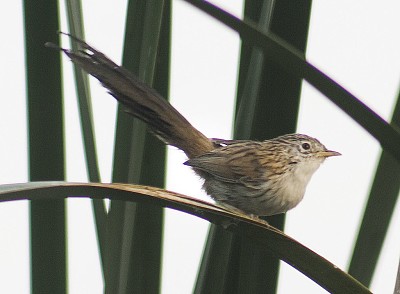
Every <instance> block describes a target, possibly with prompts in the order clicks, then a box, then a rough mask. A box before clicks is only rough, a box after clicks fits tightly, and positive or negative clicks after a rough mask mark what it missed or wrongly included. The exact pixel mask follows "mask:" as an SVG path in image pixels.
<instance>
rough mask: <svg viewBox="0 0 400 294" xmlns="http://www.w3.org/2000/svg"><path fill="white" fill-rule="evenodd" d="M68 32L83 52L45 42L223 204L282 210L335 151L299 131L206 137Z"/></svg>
mask: <svg viewBox="0 0 400 294" xmlns="http://www.w3.org/2000/svg"><path fill="white" fill-rule="evenodd" d="M67 35H68V34H67ZM68 36H70V37H71V38H72V39H74V40H75V41H76V42H78V43H79V44H80V45H81V47H82V50H77V51H73V50H69V49H64V48H60V47H58V46H56V45H54V44H51V43H47V44H46V45H47V46H48V47H53V48H57V49H59V50H62V51H63V52H64V53H65V54H66V55H68V56H69V57H70V58H71V60H72V61H73V62H74V63H75V64H76V65H78V66H79V67H81V68H82V69H84V70H85V71H86V72H88V73H89V74H90V75H92V76H94V77H95V78H97V79H98V80H99V81H100V82H101V83H102V84H103V86H104V87H106V88H107V89H108V90H109V91H110V94H111V95H112V96H114V97H115V98H116V99H117V100H118V101H119V102H120V103H122V104H123V105H124V106H125V107H126V110H127V112H129V113H130V114H131V115H133V116H135V117H137V118H139V119H141V120H142V121H144V122H146V123H147V125H148V126H149V127H150V130H151V131H152V132H153V133H154V134H155V135H156V136H157V137H158V138H160V139H161V140H162V141H164V142H165V143H166V144H169V145H172V146H175V147H177V148H179V149H181V150H182V151H183V152H185V153H186V155H187V156H188V158H189V160H188V161H186V162H185V163H184V164H185V165H188V166H191V167H192V168H193V170H194V171H195V172H196V173H197V174H198V175H199V176H200V177H201V178H203V179H204V184H203V188H204V190H205V191H206V192H207V194H209V195H210V196H211V197H212V198H213V199H214V200H215V201H216V202H217V203H219V204H221V205H223V206H225V207H227V208H230V209H233V210H236V211H237V210H239V211H241V212H244V213H246V214H248V215H250V216H253V217H254V216H255V217H257V216H269V215H274V214H279V213H284V212H286V211H288V210H289V209H292V208H293V207H295V206H296V205H297V204H298V203H299V202H300V201H301V200H302V199H303V196H304V193H305V190H306V187H307V184H308V182H309V181H310V178H311V176H312V175H313V174H314V172H315V171H316V170H317V169H318V167H319V166H320V165H321V163H322V162H323V161H324V160H325V159H326V158H327V157H330V156H338V155H340V153H339V152H336V151H331V150H328V149H327V148H326V147H325V146H324V145H323V144H321V143H320V142H319V141H318V140H317V139H315V138H312V137H310V136H307V135H302V134H288V135H284V136H280V137H277V138H274V139H271V140H265V141H261V142H259V141H250V140H222V139H209V138H207V137H206V136H205V135H203V134H202V133H201V132H200V131H198V130H197V129H196V128H194V127H193V126H192V125H191V124H190V123H189V122H188V121H187V120H186V119H185V118H184V117H183V116H182V115H181V114H180V113H179V112H178V111H177V110H176V109H175V108H174V107H173V106H172V105H171V104H170V103H169V102H168V101H166V100H165V99H164V98H163V97H161V96H160V95H159V94H158V93H157V92H156V91H155V90H153V89H151V88H150V87H148V86H147V85H145V84H144V83H143V82H141V81H140V80H139V79H138V78H137V77H136V76H134V75H133V74H132V73H131V72H129V71H127V70H126V69H124V68H123V67H121V66H118V65H117V64H115V63H114V62H113V61H111V60H110V59H109V58H107V57H106V56H105V55H104V54H103V53H101V52H99V51H97V50H96V49H94V48H93V47H91V46H89V45H88V44H87V43H85V42H84V41H82V40H79V39H77V38H75V37H73V36H71V35H68Z"/></svg>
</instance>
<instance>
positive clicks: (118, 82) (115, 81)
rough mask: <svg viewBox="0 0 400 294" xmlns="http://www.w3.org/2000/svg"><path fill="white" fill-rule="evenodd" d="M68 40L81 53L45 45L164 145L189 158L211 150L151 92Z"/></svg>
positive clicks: (105, 59)
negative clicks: (94, 82) (64, 57)
mask: <svg viewBox="0 0 400 294" xmlns="http://www.w3.org/2000/svg"><path fill="white" fill-rule="evenodd" d="M69 36H70V37H71V38H73V39H74V40H75V41H77V42H78V43H79V44H80V45H81V46H82V48H83V49H84V50H77V51H74V50H68V49H64V48H60V47H58V46H56V45H54V44H46V45H47V46H49V47H54V48H57V49H59V50H62V51H63V52H64V53H65V54H66V55H67V56H69V57H70V58H71V60H72V61H73V62H74V63H75V64H77V65H78V66H79V67H81V68H82V69H83V70H85V71H86V72H87V73H89V74H90V75H92V76H94V77H95V78H97V79H98V80H99V81H100V82H101V83H102V84H103V86H104V87H106V88H107V89H108V90H109V91H110V94H111V95H112V96H114V97H115V98H116V99H117V100H118V101H119V102H121V103H122V104H123V105H124V106H125V107H126V109H127V112H128V113H130V114H132V115H133V116H135V117H137V118H139V119H141V120H143V121H144V122H146V123H147V124H148V126H149V127H150V129H151V131H152V132H154V133H155V134H156V135H157V136H158V137H160V138H161V139H162V140H163V141H164V142H166V143H167V144H170V145H173V146H175V147H177V148H179V149H181V150H183V151H184V152H185V153H186V155H187V156H188V157H189V158H193V157H196V156H199V155H201V154H203V153H206V152H208V151H211V150H212V149H214V147H213V143H212V142H211V141H210V140H209V139H208V138H207V137H206V136H204V135H203V134H202V133H201V132H199V131H198V130H197V129H196V128H194V127H193V126H192V125H191V124H190V123H189V122H188V121H187V120H186V119H185V118H184V117H183V116H182V115H181V114H180V113H179V112H178V111H177V110H176V109H175V108H174V107H173V106H172V105H171V104H170V103H169V102H168V101H167V100H165V99H164V98H163V97H162V96H161V95H160V94H158V93H157V92H156V91H155V90H153V89H152V88H150V87H149V86H147V85H146V84H144V83H143V82H141V81H140V80H139V79H138V78H137V77H136V76H134V75H133V74H132V73H131V72H129V71H128V70H126V69H125V68H123V67H121V66H118V65H117V64H115V63H114V62H113V61H111V60H110V59H109V58H108V57H107V56H105V55H104V54H103V53H101V52H99V51H97V50H96V49H94V48H93V47H91V46H89V45H88V44H87V43H85V42H84V41H82V40H80V39H77V38H75V37H73V36H71V35H69Z"/></svg>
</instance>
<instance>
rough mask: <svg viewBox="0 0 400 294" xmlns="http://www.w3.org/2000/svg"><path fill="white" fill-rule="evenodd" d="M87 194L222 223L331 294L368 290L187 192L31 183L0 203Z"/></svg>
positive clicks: (11, 190) (0, 197)
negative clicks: (138, 203) (177, 211)
mask: <svg viewBox="0 0 400 294" xmlns="http://www.w3.org/2000/svg"><path fill="white" fill-rule="evenodd" d="M63 198H91V199H111V200H121V201H128V202H142V203H148V204H151V205H156V206H161V207H166V208H171V209H175V210H179V211H182V212H185V213H188V214H192V215H194V216H197V217H199V218H202V219H205V220H207V221H209V222H211V223H214V224H216V225H220V226H222V227H223V228H224V229H226V230H228V231H231V232H233V233H236V234H239V235H241V236H243V237H245V238H248V239H249V240H252V241H256V242H259V243H260V244H261V245H263V246H265V249H266V250H270V251H271V252H272V253H274V254H275V255H276V256H277V257H278V258H279V259H281V260H283V261H285V262H286V263H288V264H289V265H291V266H293V267H294V268H296V269H297V270H298V271H300V272H302V273H303V274H304V275H306V276H308V277H309V278H310V279H312V280H314V281H315V282H316V283H317V284H319V285H320V286H321V287H323V288H324V289H326V290H327V291H330V292H335V293H371V292H370V291H369V290H368V289H367V288H366V287H364V286H363V285H362V284H361V283H360V282H358V281H357V280H355V279H354V278H353V277H351V276H350V275H348V274H347V273H345V272H343V271H342V270H340V269H339V268H338V267H337V266H335V265H334V264H332V263H330V262H329V261H328V260H326V259H324V258H323V257H321V256H320V255H318V254H317V253H315V252H314V251H312V250H310V249H308V248H307V247H305V246H304V245H302V244H300V243H299V242H297V241H296V240H294V239H292V238H290V237H289V236H287V235H286V234H284V233H283V232H282V231H280V230H278V229H276V228H274V227H272V226H270V225H268V224H266V223H263V222H260V221H257V220H255V219H252V218H250V217H248V216H246V215H243V214H237V213H234V212H231V211H228V210H226V209H225V208H223V207H221V206H218V205H215V204H211V203H208V202H205V201H202V200H198V199H195V198H192V197H189V196H186V195H182V194H178V193H175V192H171V191H167V190H164V189H160V188H154V187H149V186H140V185H129V184H100V183H68V182H30V183H21V184H8V185H0V202H6V201H16V200H38V199H48V200H49V199H63Z"/></svg>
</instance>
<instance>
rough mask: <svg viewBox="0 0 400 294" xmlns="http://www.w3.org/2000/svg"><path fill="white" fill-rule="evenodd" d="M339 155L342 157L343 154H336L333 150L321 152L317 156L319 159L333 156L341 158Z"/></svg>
mask: <svg viewBox="0 0 400 294" xmlns="http://www.w3.org/2000/svg"><path fill="white" fill-rule="evenodd" d="M339 155H342V154H341V153H339V152H336V151H332V150H326V151H320V152H318V154H317V156H318V157H331V156H339Z"/></svg>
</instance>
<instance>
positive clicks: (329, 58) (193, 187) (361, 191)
mask: <svg viewBox="0 0 400 294" xmlns="http://www.w3.org/2000/svg"><path fill="white" fill-rule="evenodd" d="M83 2H84V3H83V5H84V7H83V8H84V11H85V27H86V39H87V40H88V42H90V43H91V44H93V45H94V46H95V47H96V48H98V49H100V50H101V51H103V52H105V53H106V54H107V55H109V56H110V57H111V58H112V59H114V60H115V61H116V62H120V60H121V51H122V50H121V48H122V40H123V34H124V32H123V25H124V19H125V8H126V7H125V5H126V2H125V1H120V3H115V2H114V3H111V2H109V1H95V0H86V1H83ZM219 2H221V3H222V2H223V4H224V5H225V6H224V7H226V6H227V5H228V4H227V3H226V1H219ZM221 3H219V4H221ZM173 4H174V23H173V41H172V44H173V47H172V50H173V51H172V68H171V70H172V81H171V101H172V104H173V105H174V106H176V107H177V108H178V110H179V111H181V112H182V113H183V114H184V115H185V116H186V117H187V118H189V120H190V121H191V122H192V124H193V125H195V126H196V127H197V128H199V130H201V131H202V132H204V133H205V134H206V135H207V136H209V137H222V138H224V137H225V138H230V137H231V127H232V111H233V107H234V105H233V98H234V97H235V85H236V79H237V71H236V67H237V62H238V54H239V46H240V42H239V39H238V36H237V35H236V34H235V33H233V32H232V31H230V30H228V29H226V28H225V27H224V26H222V25H219V24H218V23H217V22H215V21H213V20H212V19H210V18H208V17H207V16H204V15H203V14H201V13H200V14H199V13H197V12H196V11H195V10H193V9H192V8H191V6H190V5H187V4H185V3H183V1H178V0H177V1H174V2H173ZM21 5H22V4H21V3H20V2H19V1H9V2H7V9H1V10H0V35H1V36H2V41H1V42H0V56H1V66H0V87H1V92H2V96H1V97H2V99H0V125H1V127H0V138H2V143H1V144H0V166H1V167H2V168H1V169H0V184H5V183H16V182H25V181H27V155H26V154H27V153H26V152H27V151H26V146H27V139H26V136H27V135H26V108H25V84H24V80H25V73H24V55H23V49H24V41H23V21H22V6H21ZM241 5H242V4H241V1H236V0H235V1H230V2H229V6H232V7H226V9H228V10H229V11H231V12H233V13H234V14H236V15H238V16H240V15H241V13H242V6H241ZM344 7H345V9H344ZM61 8H62V12H61V16H62V28H63V30H66V24H65V13H64V7H63V4H62V5H61ZM360 8H361V9H360ZM399 11H400V4H399V3H398V1H382V2H380V5H377V4H376V1H370V0H369V1H361V0H357V1H355V0H354V1H343V0H342V1H334V2H326V1H323V2H322V1H320V2H319V1H313V9H312V19H311V27H310V35H309V44H308V50H307V58H308V60H309V61H310V62H311V63H313V64H314V65H316V66H317V67H319V68H320V69H322V70H323V71H324V72H326V73H327V74H328V75H330V76H331V77H333V78H334V79H335V80H337V81H338V82H340V83H341V84H342V85H344V86H345V87H346V88H347V89H349V90H350V91H351V92H352V93H354V94H355V95H356V96H357V97H360V98H361V99H362V101H363V102H365V103H366V104H367V105H368V106H370V107H371V108H372V109H374V110H375V111H376V112H378V113H379V114H380V115H382V116H383V117H384V118H385V119H390V116H391V112H392V109H393V105H394V101H395V97H396V95H397V91H398V86H399V80H400V41H399V39H398V38H396V37H395V36H398V34H399V32H398V31H396V30H395V29H394V28H399V27H400V19H399V18H398V12H399ZM64 41H65V42H64V44H65V45H66V46H69V43H68V42H67V40H66V39H64ZM49 54H54V53H53V52H50V51H49ZM194 56H196V58H193V57H194ZM65 60H66V59H65ZM64 69H65V73H64V75H65V78H66V83H65V85H64V88H65V93H66V97H65V102H66V118H65V121H66V131H67V143H66V148H67V160H68V169H67V176H68V180H69V181H86V180H87V178H86V175H85V168H84V157H83V149H82V146H81V139H80V136H81V135H80V127H79V121H78V117H77V106H76V101H75V89H74V86H73V85H72V84H71V81H72V75H71V66H70V63H69V62H68V61H67V60H66V63H65V66H64ZM91 86H92V96H93V99H94V101H93V104H94V111H95V112H94V117H95V121H96V136H97V140H98V149H99V150H98V152H99V156H100V159H99V163H100V167H101V174H102V180H103V181H104V182H108V181H110V175H111V167H112V152H113V147H112V144H113V139H114V123H115V110H116V103H115V101H114V100H113V99H111V98H110V97H109V95H107V94H106V91H105V90H104V89H102V88H101V87H100V86H99V85H98V83H97V81H94V80H92V83H91ZM298 131H299V132H302V133H306V134H309V135H311V136H315V137H317V138H318V139H320V140H321V141H322V142H323V143H324V144H325V145H326V146H327V147H328V148H330V149H333V150H337V151H339V152H341V153H342V154H343V156H342V157H340V158H332V159H328V160H327V161H326V163H325V164H324V165H323V166H322V167H321V168H320V170H318V172H317V173H316V174H315V175H314V177H313V179H312V181H311V183H310V185H309V187H308V190H307V193H306V197H305V199H304V200H303V202H302V203H301V204H300V205H299V206H298V207H297V208H295V209H294V210H292V211H291V212H289V213H288V217H287V225H286V233H288V234H289V235H290V236H292V237H294V238H295V239H297V240H298V241H300V242H301V243H303V244H304V245H306V246H308V247H309V248H311V249H312V250H314V251H316V252H317V253H319V254H320V255H322V256H323V257H325V258H327V259H328V260H330V261H331V262H333V263H334V264H336V265H337V266H339V267H340V268H342V269H344V270H346V269H347V266H348V261H349V260H348V258H349V256H350V254H351V252H352V246H353V243H354V240H353V237H354V235H355V233H356V232H357V229H358V226H359V219H360V216H361V214H362V212H363V208H364V205H365V198H366V196H367V195H368V191H369V186H370V182H371V178H372V177H373V175H374V171H375V167H376V160H377V159H378V158H379V154H380V153H379V151H380V147H379V144H378V143H377V142H376V141H375V140H374V139H372V138H371V137H370V136H369V135H368V134H367V133H366V132H365V131H363V130H362V129H360V127H359V126H358V125H357V124H355V123H354V122H353V121H352V120H350V119H349V118H348V117H347V115H345V114H343V113H342V112H341V111H340V110H339V109H337V108H336V107H335V106H334V105H333V104H332V103H330V102H329V101H328V99H326V98H325V97H323V96H321V95H320V94H319V93H318V92H316V91H315V90H314V89H313V88H312V87H310V86H308V85H307V84H304V87H303V96H302V102H301V110H300V116H299V124H298ZM169 156H170V157H169V159H168V176H167V180H168V183H167V188H168V189H170V190H173V191H177V192H181V193H185V194H188V195H192V196H197V195H200V196H199V197H202V198H203V199H209V198H208V197H207V196H206V195H205V194H204V193H202V192H200V186H201V183H200V181H199V179H197V178H196V176H194V174H193V173H192V172H191V171H190V170H189V169H188V168H187V167H185V166H183V165H182V164H181V163H182V162H183V161H184V160H185V157H184V155H183V154H182V153H181V152H180V151H178V150H176V149H173V148H169ZM68 203H69V205H68V212H69V224H68V226H69V229H70V231H69V236H68V240H69V249H68V251H69V253H70V259H69V270H70V272H69V289H70V293H100V292H101V289H102V284H101V283H100V282H99V281H100V278H101V273H100V269H99V261H98V256H97V247H96V246H97V245H96V239H95V235H94V231H93V228H94V226H93V219H92V214H91V207H90V202H89V201H87V200H74V201H69V202H68ZM27 216H28V204H27V202H15V203H0V236H1V242H0V293H28V292H29V249H28V244H29V231H28V229H29V224H28V220H27ZM377 221H378V219H377ZM399 223H400V212H399V209H398V207H397V208H396V212H395V216H394V217H393V221H392V225H391V227H390V229H389V237H388V238H387V240H386V242H385V246H384V249H383V254H382V255H381V258H380V260H379V264H378V268H377V274H376V276H375V278H374V280H373V284H372V291H373V292H376V293H391V292H392V291H393V287H394V281H395V276H396V271H397V265H398V260H399V255H400V248H399V247H400V246H399V244H400V235H399V234H398V233H397V234H396V232H399V230H400V224H399ZM207 228H208V223H207V222H205V221H203V220H200V219H197V218H195V217H192V216H190V215H185V214H183V213H179V212H174V211H167V215H166V233H165V240H166V244H165V247H164V261H165V266H166V268H165V270H164V271H163V293H190V292H191V290H192V286H193V282H194V280H195V277H196V272H197V266H198V262H199V259H200V258H201V254H202V248H203V244H204V237H205V234H206V232H207ZM188 231H189V232H193V233H192V235H190V236H188V233H187V232H188ZM176 260H178V262H176ZM280 279H281V280H280V282H281V283H280V286H279V293H294V291H296V290H297V291H298V290H299V289H301V292H302V293H325V291H324V290H323V289H321V288H320V287H319V286H317V285H316V284H314V283H313V282H312V281H311V280H309V279H308V278H306V277H304V276H302V275H301V274H299V273H298V272H297V271H295V270H294V269H292V268H291V267H289V266H287V265H285V264H283V265H282V269H281V276H280ZM294 289H296V290H294Z"/></svg>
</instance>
